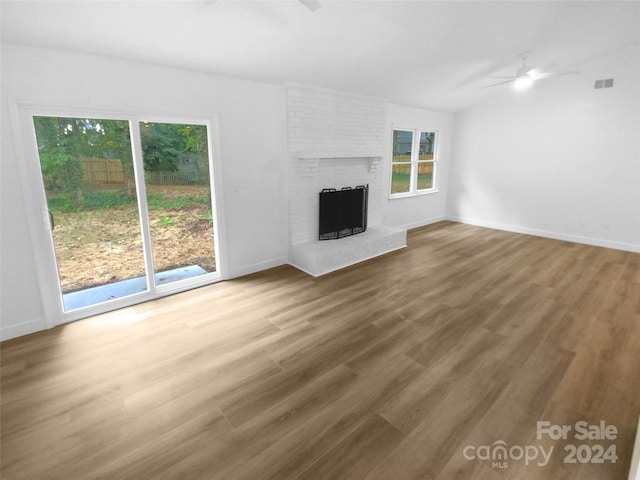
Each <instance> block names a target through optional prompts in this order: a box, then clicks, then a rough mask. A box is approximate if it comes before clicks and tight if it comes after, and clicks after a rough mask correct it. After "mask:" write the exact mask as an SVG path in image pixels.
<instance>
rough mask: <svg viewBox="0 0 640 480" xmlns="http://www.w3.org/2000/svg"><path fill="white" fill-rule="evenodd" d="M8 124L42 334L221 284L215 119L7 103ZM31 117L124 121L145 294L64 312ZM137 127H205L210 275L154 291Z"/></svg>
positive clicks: (222, 240) (222, 266) (222, 244)
mask: <svg viewBox="0 0 640 480" xmlns="http://www.w3.org/2000/svg"><path fill="white" fill-rule="evenodd" d="M9 110H10V119H11V123H12V127H13V133H14V142H15V151H16V155H17V157H18V162H17V163H18V173H19V176H20V180H21V186H22V189H23V199H24V206H25V210H26V211H27V218H25V221H26V223H27V228H28V231H29V235H30V238H31V247H32V252H33V258H34V262H35V264H36V270H37V277H38V278H37V286H38V288H39V291H40V296H41V299H42V306H43V310H44V316H45V318H44V321H45V328H51V327H53V326H56V325H61V324H64V323H68V322H72V321H75V320H79V319H82V318H87V317H90V316H93V315H97V314H101V313H105V312H108V311H112V310H117V309H120V308H124V307H128V306H131V305H135V304H138V303H142V302H146V301H150V300H154V299H156V298H161V297H164V296H167V295H171V294H174V293H179V292H182V291H186V290H190V289H193V288H197V287H200V286H204V285H208V284H211V283H215V282H218V281H220V280H223V279H225V278H226V261H225V250H226V248H225V247H226V245H225V244H226V242H225V238H224V228H220V224H221V222H223V221H224V219H223V216H224V215H223V213H222V211H221V205H222V198H221V196H220V192H222V185H221V165H220V154H219V153H220V149H219V145H218V141H217V140H218V138H219V129H218V122H217V117H215V116H214V117H212V116H195V115H188V116H184V115H171V114H169V115H166V114H154V113H153V112H150V113H148V114H147V113H145V114H144V115H141V114H139V113H137V112H131V111H126V110H115V111H114V110H107V109H96V108H82V107H68V106H58V105H47V104H41V103H17V102H15V101H10V103H9ZM34 116H48V117H63V118H96V119H105V120H122V121H128V122H129V125H130V138H131V144H132V154H133V163H134V176H135V183H136V192H137V196H138V214H139V220H140V227H141V230H142V232H141V233H142V244H143V252H144V259H145V270H146V279H147V282H148V285H149V290H148V291H145V292H140V293H136V294H132V295H129V296H127V297H123V298H117V299H113V300H110V301H107V302H103V303H99V304H96V305H91V306H88V307H84V308H80V309H77V310H71V311H68V312H65V310H64V304H63V297H62V292H61V288H60V281H59V273H58V265H57V260H56V253H55V245H54V241H53V235H52V233H51V231H50V224H49V215H48V210H47V199H46V195H45V189H44V183H43V179H42V172H41V167H40V158H39V155H38V149H37V139H36V133H35V128H34V123H33V118H34ZM140 122H157V123H173V124H194V125H204V126H206V127H207V141H208V151H209V159H208V160H209V182H210V185H209V186H210V189H211V211H212V217H213V234H214V251H215V259H216V271H215V272H210V273H207V274H203V275H200V276H197V277H192V278H189V279H185V280H181V281H176V282H172V283H167V284H165V285H157V286H156V285H155V272H154V269H153V255H152V251H151V248H152V247H151V233H150V229H149V217H148V203H147V196H146V185H145V180H144V164H143V157H142V144H141V138H140Z"/></svg>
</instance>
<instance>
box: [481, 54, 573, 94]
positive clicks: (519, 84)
mask: <svg viewBox="0 0 640 480" xmlns="http://www.w3.org/2000/svg"><path fill="white" fill-rule="evenodd" d="M528 53H529V52H524V53H522V54H521V55H520V56H521V57H522V66H521V67H520V68H518V70H517V71H516V74H515V75H506V76H505V75H498V76H492V77H489V78H506V79H508V80H504V81H502V82H498V83H493V84H491V85H487V86H485V87H482V88H490V87H497V86H498V85H505V84H507V83H513V85H514V87H515V88H517V89H525V88H528V87H530V86H531V85H533V83H534V82H535V81H537V80H542V79H543V78H549V77H557V76H560V75H573V74H576V73H579V72H575V71H572V72H542V71H540V70H537V69H535V68H531V67H530V66H529V65H527V54H528Z"/></svg>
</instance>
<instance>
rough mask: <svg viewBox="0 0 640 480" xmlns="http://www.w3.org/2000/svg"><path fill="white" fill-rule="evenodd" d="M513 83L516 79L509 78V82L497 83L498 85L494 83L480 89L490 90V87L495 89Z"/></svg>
mask: <svg viewBox="0 0 640 480" xmlns="http://www.w3.org/2000/svg"><path fill="white" fill-rule="evenodd" d="M515 81H516V79H515V78H511V80H507V81H505V82H498V83H494V84H491V85H487V86H485V87H480V88H491V87H497V86H498V85H505V84H507V83H513V82H515Z"/></svg>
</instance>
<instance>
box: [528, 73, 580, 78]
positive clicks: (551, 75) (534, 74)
mask: <svg viewBox="0 0 640 480" xmlns="http://www.w3.org/2000/svg"><path fill="white" fill-rule="evenodd" d="M577 73H580V72H578V71H569V72H535V73H533V74H532V75H531V77H532V78H533V79H534V80H542V79H543V78H549V77H561V76H563V75H575V74H577Z"/></svg>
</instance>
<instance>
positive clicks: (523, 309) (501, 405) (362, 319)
mask: <svg viewBox="0 0 640 480" xmlns="http://www.w3.org/2000/svg"><path fill="white" fill-rule="evenodd" d="M408 244H409V246H408V248H407V249H405V250H403V251H399V252H395V253H392V254H388V255H386V256H384V257H380V258H378V259H375V260H371V261H368V262H365V263H362V264H359V265H356V266H353V267H350V268H348V269H344V270H342V271H339V272H336V273H333V274H330V275H326V276H324V277H321V278H317V279H314V278H312V277H309V276H307V275H305V274H304V273H301V272H299V271H297V270H295V269H294V268H292V267H288V266H284V267H279V268H275V269H272V270H269V271H265V272H261V273H258V274H254V275H250V276H247V277H243V278H239V279H235V280H231V281H227V282H222V283H219V284H216V285H212V286H209V287H205V288H201V289H198V290H193V291H190V292H187V293H183V294H179V295H175V296H172V297H168V298H164V299H161V300H158V301H154V302H150V303H147V304H143V305H138V306H135V307H131V308H127V309H124V310H120V311H116V312H112V313H109V314H105V315H102V316H98V317H94V318H91V319H88V320H83V321H79V322H75V323H73V324H69V325H66V326H62V327H59V328H56V329H53V330H49V331H45V332H40V333H37V334H34V335H30V336H26V337H23V338H19V339H15V340H11V341H7V342H4V343H3V344H2V346H1V348H2V384H1V386H2V392H1V393H2V451H1V453H2V478H4V479H6V480H18V479H20V480H22V479H29V480H32V479H55V480H58V479H110V480H113V479H132V480H133V479H135V480H145V479H154V480H161V479H180V480H187V479H203V480H217V479H226V480H241V479H247V480H255V479H283V480H294V479H313V480H316V479H331V480H342V479H345V480H359V479H363V480H374V479H380V480H412V479H416V480H417V479H420V480H430V479H431V480H433V479H438V480H449V479H488V480H492V479H502V480H504V479H509V478H513V479H525V480H527V479H545V480H549V479H569V480H574V479H575V480H578V479H579V480H590V479H594V480H595V479H611V480H614V479H615V480H620V479H624V478H626V475H627V469H628V468H629V463H630V456H631V451H632V444H633V438H634V435H635V427H636V425H637V419H638V414H639V413H640V353H639V352H640V255H639V254H633V253H628V252H621V251H615V250H609V249H604V248H597V247H591V246H585V245H577V244H572V243H566V242H560V241H555V240H549V239H543V238H536V237H531V236H527V235H517V234H512V233H506V232H501V231H496V230H490V229H484V228H478V227H473V226H468V225H461V224H455V223H449V222H442V223H438V224H435V225H431V226H428V227H424V228H420V229H416V230H413V231H411V232H410V233H409V236H408ZM539 420H546V421H549V422H551V423H552V424H567V425H572V426H573V425H575V423H576V422H578V421H581V420H584V421H587V422H589V424H599V422H600V421H601V420H604V421H605V422H606V424H610V425H614V426H615V427H616V428H617V430H618V435H617V438H616V439H615V440H603V441H586V442H578V441H575V440H573V433H571V434H570V436H569V439H568V440H567V441H563V440H559V441H553V440H551V439H550V438H548V437H547V436H545V437H543V438H542V439H540V440H538V439H537V438H536V422H537V421H539ZM500 440H501V441H503V442H505V444H506V445H507V447H508V448H510V447H512V446H522V447H525V446H527V445H529V446H535V447H544V448H545V449H547V450H548V449H549V448H550V447H554V452H553V455H552V456H551V460H550V461H549V464H548V465H546V466H544V467H543V466H538V465H537V464H536V462H538V461H541V459H542V457H539V458H538V459H536V460H535V461H532V462H531V463H530V464H529V465H526V464H525V460H524V459H519V460H518V459H511V458H509V459H508V462H507V465H506V468H498V466H497V465H492V462H491V461H490V460H479V459H473V460H468V459H467V458H465V456H464V451H465V450H464V449H465V447H467V446H473V447H478V446H482V445H489V446H493V445H494V442H497V441H500ZM568 443H574V444H580V443H585V444H588V445H592V444H598V443H599V444H602V445H603V446H604V447H607V446H609V445H615V447H616V450H617V452H616V453H617V456H618V458H617V461H616V462H615V463H611V462H608V461H607V462H605V463H600V464H596V463H585V464H582V463H579V462H578V463H575V464H565V463H563V458H564V457H565V455H566V454H567V452H565V451H564V446H565V445H567V444H568ZM473 451H475V450H473ZM473 451H472V450H467V453H469V452H473ZM514 455H516V456H517V450H514Z"/></svg>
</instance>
